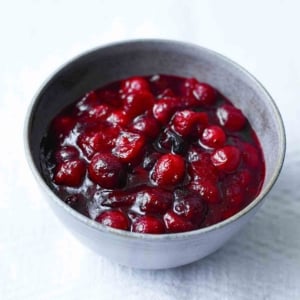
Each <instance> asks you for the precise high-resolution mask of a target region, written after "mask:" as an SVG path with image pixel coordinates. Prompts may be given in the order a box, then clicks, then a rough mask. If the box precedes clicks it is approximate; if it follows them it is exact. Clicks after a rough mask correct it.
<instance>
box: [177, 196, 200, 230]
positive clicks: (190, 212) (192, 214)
mask: <svg viewBox="0 0 300 300" xmlns="http://www.w3.org/2000/svg"><path fill="white" fill-rule="evenodd" d="M173 209H174V212H175V213H176V214H178V215H182V216H184V217H186V218H187V219H188V220H189V221H191V222H192V223H193V224H195V225H199V224H200V223H201V221H202V220H203V218H204V217H205V212H206V206H205V203H204V202H203V201H202V198H201V197H199V196H198V195H196V194H195V193H188V194H186V193H185V194H183V193H180V194H178V193H177V195H176V200H175V202H174V208H173Z"/></svg>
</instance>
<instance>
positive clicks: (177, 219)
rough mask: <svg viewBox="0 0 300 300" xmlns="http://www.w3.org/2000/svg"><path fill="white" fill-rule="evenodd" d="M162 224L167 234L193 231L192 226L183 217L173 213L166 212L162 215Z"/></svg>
mask: <svg viewBox="0 0 300 300" xmlns="http://www.w3.org/2000/svg"><path fill="white" fill-rule="evenodd" d="M164 222H165V226H166V228H167V231H168V232H171V233H176V232H185V231H190V230H193V229H194V226H193V224H192V223H191V222H190V221H189V220H188V219H186V218H185V217H183V216H179V215H177V214H176V213H175V212H173V211H168V212H167V213H166V214H165V215H164Z"/></svg>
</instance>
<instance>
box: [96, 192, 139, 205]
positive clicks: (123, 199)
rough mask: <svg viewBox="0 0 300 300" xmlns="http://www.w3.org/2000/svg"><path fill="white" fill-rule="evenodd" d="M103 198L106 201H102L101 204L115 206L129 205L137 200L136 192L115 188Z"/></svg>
mask: <svg viewBox="0 0 300 300" xmlns="http://www.w3.org/2000/svg"><path fill="white" fill-rule="evenodd" d="M103 198H104V201H102V202H101V205H103V206H109V207H113V208H118V207H129V206H131V205H132V204H133V203H134V201H135V198H136V192H133V191H120V190H114V191H112V192H111V193H109V194H108V195H107V196H106V197H103Z"/></svg>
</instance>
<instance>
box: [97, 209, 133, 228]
mask: <svg viewBox="0 0 300 300" xmlns="http://www.w3.org/2000/svg"><path fill="white" fill-rule="evenodd" d="M96 221H97V222H99V223H101V224H103V225H106V226H109V227H113V228H116V229H123V230H128V229H129V226H130V223H129V220H128V217H127V216H126V215H125V214H124V213H123V212H122V211H119V210H107V211H104V212H102V213H101V214H100V215H99V216H98V217H97V218H96Z"/></svg>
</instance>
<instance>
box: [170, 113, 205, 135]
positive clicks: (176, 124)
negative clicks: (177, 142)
mask: <svg viewBox="0 0 300 300" xmlns="http://www.w3.org/2000/svg"><path fill="white" fill-rule="evenodd" d="M207 122H208V116H207V114H206V113H202V112H194V111H191V110H182V111H179V112H176V113H175V114H174V117H173V119H172V125H171V126H172V129H173V130H174V131H175V132H176V133H178V134H179V135H182V136H187V135H189V134H193V133H195V131H196V129H197V128H198V127H200V126H203V124H204V125H206V124H207Z"/></svg>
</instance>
